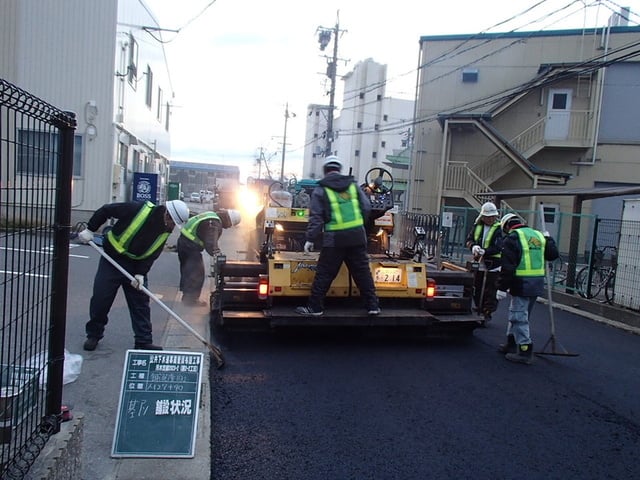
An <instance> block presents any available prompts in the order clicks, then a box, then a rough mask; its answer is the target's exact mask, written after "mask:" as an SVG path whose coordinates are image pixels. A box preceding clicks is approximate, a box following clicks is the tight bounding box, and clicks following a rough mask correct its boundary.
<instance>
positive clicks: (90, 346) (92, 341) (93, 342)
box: [82, 337, 100, 352]
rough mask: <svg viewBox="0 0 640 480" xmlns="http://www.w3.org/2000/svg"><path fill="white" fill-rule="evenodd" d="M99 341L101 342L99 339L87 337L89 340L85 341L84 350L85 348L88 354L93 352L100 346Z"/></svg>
mask: <svg viewBox="0 0 640 480" xmlns="http://www.w3.org/2000/svg"><path fill="white" fill-rule="evenodd" d="M99 341H100V339H99V338H96V337H87V339H86V340H85V341H84V345H83V346H82V348H84V349H85V350H86V351H88V352H93V351H94V350H95V349H96V347H97V346H98V342H99Z"/></svg>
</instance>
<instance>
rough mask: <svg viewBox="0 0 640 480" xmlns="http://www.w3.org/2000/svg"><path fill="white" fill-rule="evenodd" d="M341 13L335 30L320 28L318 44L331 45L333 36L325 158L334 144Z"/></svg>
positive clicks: (328, 67) (328, 65)
mask: <svg viewBox="0 0 640 480" xmlns="http://www.w3.org/2000/svg"><path fill="white" fill-rule="evenodd" d="M339 18H340V11H339V10H338V12H337V13H336V25H335V27H333V28H326V27H318V32H319V33H318V43H320V50H321V51H324V49H325V48H326V47H327V45H329V42H330V41H331V37H332V36H333V57H331V58H330V59H328V63H327V77H329V80H330V81H331V89H330V90H329V116H328V118H327V132H326V137H325V139H326V147H325V150H324V154H325V157H327V156H329V155H331V153H332V148H331V145H332V143H333V111H334V110H335V97H336V76H337V64H338V37H339V35H340V20H339Z"/></svg>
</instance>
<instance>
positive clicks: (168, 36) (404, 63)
mask: <svg viewBox="0 0 640 480" xmlns="http://www.w3.org/2000/svg"><path fill="white" fill-rule="evenodd" d="M143 1H144V2H145V3H146V4H147V5H148V6H149V7H150V8H151V10H152V11H153V12H154V13H155V16H156V18H157V19H158V21H159V23H160V26H161V27H162V28H166V29H172V30H179V33H172V32H164V33H163V39H164V41H165V42H167V43H166V44H165V51H166V56H167V60H168V66H169V71H170V75H171V81H172V88H173V91H174V93H175V98H174V100H173V103H174V105H175V106H174V109H173V115H172V118H171V134H172V159H173V160H181V161H197V162H209V163H223V164H233V165H238V166H240V167H241V177H242V178H241V180H242V181H244V178H246V176H247V175H252V174H255V173H254V172H252V168H253V166H254V165H255V159H256V158H257V155H258V152H259V149H260V148H263V149H264V152H265V155H266V156H267V157H273V160H272V163H271V165H272V169H273V170H276V171H275V172H274V175H277V174H278V173H279V168H280V159H281V154H282V141H283V135H284V124H285V106H286V105H287V104H288V105H289V112H290V118H289V119H288V121H287V142H286V143H287V146H286V165H285V174H288V173H290V172H291V173H295V174H296V175H300V172H301V171H302V155H303V146H304V128H305V119H306V115H305V113H306V109H307V106H308V105H309V104H311V103H318V104H328V103H329V97H328V95H327V94H326V93H327V91H328V79H327V77H326V76H325V75H324V73H325V71H326V65H327V59H326V56H331V55H332V53H333V43H331V44H330V45H329V47H328V48H327V49H326V50H325V51H324V52H321V51H320V49H319V44H318V39H317V29H318V27H325V28H329V29H332V28H334V27H335V26H336V24H337V23H339V26H340V30H342V32H341V35H340V37H339V39H338V47H339V51H338V57H339V59H340V61H339V63H338V75H339V76H340V75H344V74H346V73H348V72H350V71H351V70H352V69H353V67H354V66H355V65H356V63H358V62H359V61H362V60H365V59H367V58H372V59H373V60H375V61H376V62H378V63H382V64H386V65H388V69H387V80H388V83H387V90H386V94H387V96H391V97H396V98H406V99H413V97H414V87H413V85H414V83H415V72H416V67H417V62H418V47H419V39H420V37H421V36H424V35H447V34H456V33H469V34H472V33H478V32H506V31H512V30H516V31H536V30H556V29H566V28H582V27H583V26H586V27H595V26H602V25H604V24H605V23H606V21H607V19H608V18H609V16H610V15H611V14H612V12H613V11H614V10H616V11H617V10H619V8H620V6H621V5H623V6H629V7H631V10H632V13H631V15H630V18H629V20H630V25H638V24H639V22H640V17H639V16H638V14H637V13H636V12H638V13H640V0H631V1H624V0H619V1H618V0H614V1H611V0H596V1H589V0H586V1H579V0H577V1H573V0H509V1H507V0H455V1H439V0H423V1H419V0H418V1H416V0H393V1H389V2H386V1H380V2H372V1H370V0H342V1H335V0H321V1H313V0H214V1H211V0H181V1H176V0H143ZM527 10H529V11H527ZM501 22H504V23H501ZM338 84H339V85H338V86H339V87H340V86H341V84H342V82H341V81H340V80H338ZM339 92H340V91H339ZM340 105H341V92H340V93H339V94H338V96H337V97H336V106H337V107H338V108H339V107H340ZM293 114H295V115H296V117H293ZM262 171H263V172H264V169H263V170H262Z"/></svg>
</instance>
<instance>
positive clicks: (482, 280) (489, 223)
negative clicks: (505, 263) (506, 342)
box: [466, 202, 502, 321]
mask: <svg viewBox="0 0 640 480" xmlns="http://www.w3.org/2000/svg"><path fill="white" fill-rule="evenodd" d="M466 246H467V248H468V249H469V250H471V254H472V255H473V259H474V260H475V261H479V260H480V259H482V263H483V267H484V268H483V270H482V271H480V270H478V271H476V274H475V281H474V291H473V300H474V302H475V305H476V310H477V311H478V313H480V314H481V315H482V316H483V317H484V319H485V321H488V320H491V314H492V313H493V312H495V311H496V308H497V307H498V301H497V300H496V290H497V285H496V282H497V280H498V272H497V270H498V268H499V267H500V251H501V250H502V230H501V228H500V220H499V219H498V209H497V208H496V206H495V205H494V204H493V203H492V202H486V203H485V204H483V205H482V207H481V209H480V214H479V215H478V217H477V218H476V221H475V222H474V225H473V228H472V229H471V231H470V232H469V235H467V240H466ZM480 303H482V305H481V304H480Z"/></svg>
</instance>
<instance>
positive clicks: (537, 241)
mask: <svg viewBox="0 0 640 480" xmlns="http://www.w3.org/2000/svg"><path fill="white" fill-rule="evenodd" d="M515 232H516V233H517V234H518V238H519V240H520V246H521V247H522V258H520V264H519V265H518V267H517V268H516V277H544V275H545V266H544V249H545V245H546V243H547V241H546V240H545V238H544V235H542V233H540V232H539V231H537V230H534V229H533V228H528V227H525V228H518V229H517V230H516V231H515Z"/></svg>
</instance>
